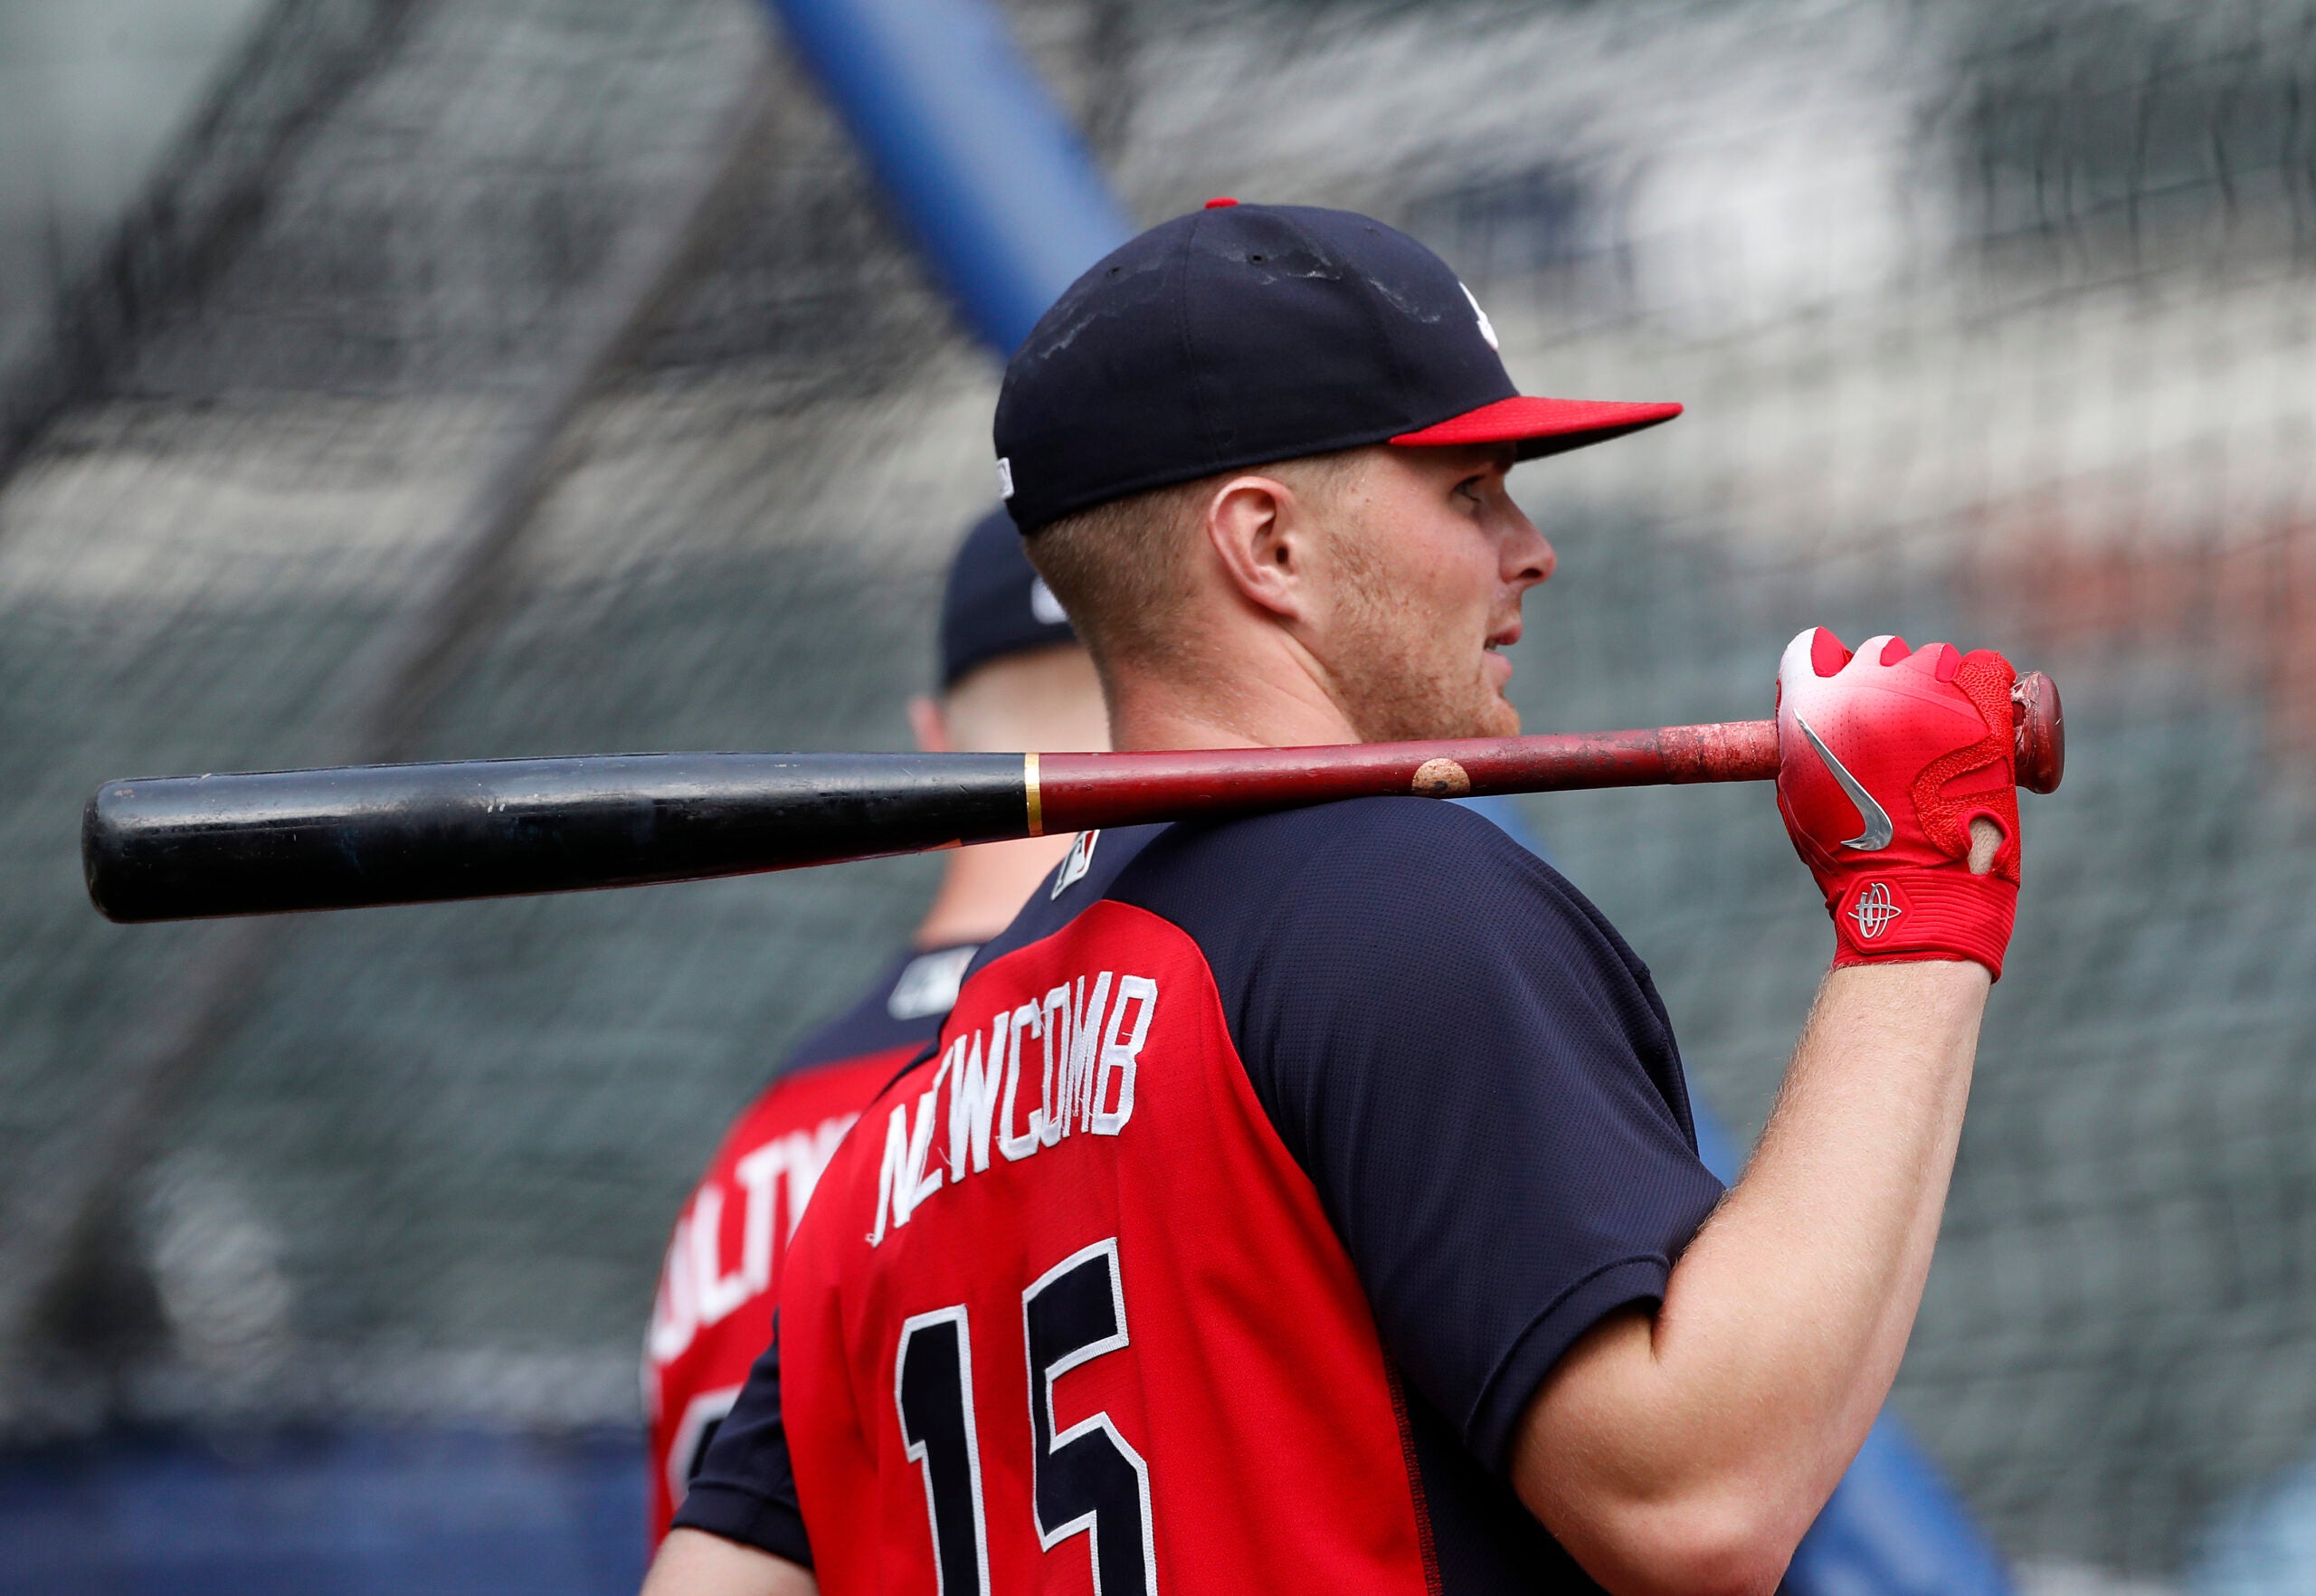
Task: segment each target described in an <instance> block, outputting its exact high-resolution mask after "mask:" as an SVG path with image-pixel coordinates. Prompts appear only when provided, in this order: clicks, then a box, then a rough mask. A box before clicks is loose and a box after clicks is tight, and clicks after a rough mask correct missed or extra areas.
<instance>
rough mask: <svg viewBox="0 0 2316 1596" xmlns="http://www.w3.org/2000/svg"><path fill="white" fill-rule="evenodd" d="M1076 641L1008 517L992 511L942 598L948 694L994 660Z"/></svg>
mask: <svg viewBox="0 0 2316 1596" xmlns="http://www.w3.org/2000/svg"><path fill="white" fill-rule="evenodd" d="M1076 641H1077V633H1076V632H1073V631H1071V630H1070V626H1069V617H1068V615H1066V614H1064V613H1062V609H1061V604H1060V603H1059V602H1058V601H1057V600H1056V599H1055V598H1054V596H1053V589H1051V588H1049V587H1048V586H1047V585H1046V584H1045V578H1043V577H1042V576H1039V575H1038V574H1037V573H1036V572H1035V571H1033V570H1031V569H1030V560H1029V556H1026V555H1024V554H1023V553H1022V552H1021V539H1020V535H1019V534H1018V533H1016V532H1015V531H1014V530H1013V523H1012V521H1011V519H1010V518H1008V517H1007V516H1006V514H1005V512H1004V511H1003V510H1001V509H998V510H992V511H991V512H990V513H989V514H988V515H986V516H983V517H982V518H981V519H980V520H978V521H976V522H974V523H973V530H972V531H970V532H968V533H966V534H965V540H964V542H963V543H962V544H960V545H959V546H958V547H957V557H956V558H955V559H954V560H953V561H951V562H950V564H949V584H948V586H947V587H946V588H945V589H944V590H943V592H942V594H941V689H942V690H943V691H944V692H946V691H947V690H948V689H951V688H953V687H954V686H956V685H957V682H958V681H959V679H962V678H963V676H964V675H965V674H966V673H967V672H968V671H971V670H977V669H979V668H980V667H981V666H983V665H986V664H988V663H989V662H990V661H991V660H1000V659H1002V658H1004V657H1005V656H1006V655H1008V654H1021V653H1027V652H1028V651H1030V650H1031V649H1044V648H1051V647H1052V646H1053V645H1054V644H1056V643H1067V642H1076Z"/></svg>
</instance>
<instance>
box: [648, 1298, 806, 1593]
mask: <svg viewBox="0 0 2316 1596" xmlns="http://www.w3.org/2000/svg"><path fill="white" fill-rule="evenodd" d="M674 1527H676V1528H678V1529H696V1530H706V1531H707V1533H708V1534H711V1535H721V1536H722V1537H723V1538H724V1539H726V1540H727V1541H737V1542H739V1543H740V1544H742V1545H744V1546H754V1547H755V1548H756V1549H757V1550H758V1551H761V1552H769V1553H773V1555H774V1556H776V1557H785V1558H786V1559H788V1561H789V1562H791V1563H800V1564H802V1566H803V1567H805V1568H810V1567H812V1542H811V1541H809V1540H807V1539H806V1538H805V1535H804V1511H803V1508H802V1506H799V1505H798V1502H797V1499H796V1470H795V1468H794V1467H793V1465H792V1464H791V1463H790V1461H789V1458H788V1431H787V1429H786V1427H785V1426H784V1425H783V1423H782V1421H781V1416H780V1320H779V1317H778V1316H776V1315H775V1316H774V1318H773V1322H772V1344H770V1345H769V1346H767V1347H765V1348H764V1355H763V1356H761V1357H759V1358H758V1359H756V1361H755V1366H754V1367H753V1368H751V1369H750V1370H749V1371H748V1382H747V1383H746V1384H745V1385H744V1386H742V1387H741V1388H740V1394H739V1397H738V1398H737V1400H736V1401H734V1402H733V1404H732V1411H730V1412H729V1413H726V1415H725V1416H724V1422H723V1423H722V1424H720V1425H718V1426H717V1430H716V1439H714V1440H712V1441H710V1442H708V1444H707V1457H705V1458H701V1459H700V1465H699V1472H698V1474H697V1475H695V1476H694V1477H693V1478H692V1482H691V1488H690V1489H689V1490H688V1491H687V1492H686V1493H685V1494H684V1499H683V1504H682V1506H679V1507H678V1508H677V1509H676V1516H675V1524H674Z"/></svg>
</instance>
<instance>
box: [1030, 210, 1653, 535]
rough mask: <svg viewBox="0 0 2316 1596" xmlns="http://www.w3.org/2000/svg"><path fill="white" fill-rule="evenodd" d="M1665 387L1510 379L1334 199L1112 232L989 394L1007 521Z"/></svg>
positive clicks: (1518, 440) (1624, 428)
mask: <svg viewBox="0 0 2316 1596" xmlns="http://www.w3.org/2000/svg"><path fill="white" fill-rule="evenodd" d="M1680 413H1681V407H1680V406H1679V405H1677V404H1618V403H1614V402H1610V401H1607V400H1597V399H1540V398H1534V397H1531V396H1529V395H1527V394H1522V393H1521V392H1520V391H1519V389H1518V388H1516V387H1514V385H1513V383H1512V377H1511V375H1510V374H1509V373H1507V372H1506V371H1505V370H1504V360H1503V358H1502V356H1499V355H1498V354H1497V353H1496V343H1495V328H1493V327H1491V326H1490V325H1489V324H1488V319H1487V317H1486V315H1485V312H1483V311H1482V310H1481V309H1480V308H1479V303H1478V301H1477V300H1476V299H1473V298H1472V295H1471V292H1470V290H1467V289H1466V288H1465V287H1464V285H1463V283H1462V282H1460V281H1459V280H1457V276H1456V274H1455V273H1454V272H1453V271H1449V270H1448V268H1447V262H1446V261H1442V260H1440V258H1439V257H1438V256H1437V255H1435V254H1433V253H1432V252H1430V251H1429V250H1428V249H1426V248H1424V247H1423V245H1421V244H1419V243H1418V242H1416V241H1415V240H1413V239H1411V238H1410V237H1409V236H1408V235H1407V234H1405V233H1400V232H1397V231H1395V230H1393V229H1391V228H1389V227H1386V226H1384V225H1383V223H1381V222H1377V221H1374V220H1372V219H1371V218H1369V217H1366V216H1362V215H1358V214H1353V213H1352V212H1349V211H1328V210H1321V209H1318V208H1316V207H1315V206H1310V205H1242V204H1239V203H1238V202H1236V201H1235V200H1210V201H1209V202H1208V204H1207V206H1206V208H1205V209H1204V210H1201V211H1193V212H1192V213H1191V214H1189V215H1187V216H1177V217H1175V218H1174V219H1173V220H1172V221H1171V222H1162V223H1159V224H1158V225H1157V226H1155V227H1153V228H1152V229H1150V231H1149V232H1147V233H1143V234H1142V235H1141V236H1140V237H1138V238H1135V239H1133V240H1131V241H1129V242H1126V243H1125V244H1123V245H1121V246H1119V247H1118V248H1117V249H1115V250H1114V251H1112V252H1110V253H1109V254H1108V255H1106V256H1105V257H1104V258H1103V259H1102V260H1101V261H1097V262H1096V263H1095V265H1094V267H1093V269H1092V270H1090V271H1087V273H1086V274H1085V275H1084V276H1083V277H1080V278H1079V279H1078V280H1077V281H1076V282H1074V283H1072V284H1071V285H1070V286H1069V289H1068V292H1066V293H1064V294H1063V295H1062V296H1061V298H1060V299H1058V300H1056V301H1055V303H1054V306H1053V308H1052V309H1049V310H1048V311H1047V312H1046V313H1045V315H1044V316H1043V317H1041V318H1039V321H1038V325H1037V326H1036V327H1035V328H1032V329H1031V331H1030V336H1029V338H1028V340H1027V341H1026V342H1024V343H1023V344H1022V346H1021V347H1020V349H1019V350H1017V351H1016V352H1015V353H1014V356H1013V358H1012V360H1011V362H1009V363H1008V364H1007V366H1006V367H1005V386H1004V388H1003V390H1002V391H1001V393H1000V394H999V396H998V401H997V426H996V442H997V475H998V487H999V490H1000V491H1001V492H1002V493H1003V494H1004V496H1005V506H1006V508H1007V509H1008V510H1009V511H1010V512H1011V515H1012V518H1013V521H1014V523H1015V525H1017V526H1018V527H1020V529H1021V530H1023V531H1025V532H1031V531H1035V530H1036V529H1037V528H1038V527H1042V526H1044V525H1046V524H1047V523H1048V522H1049V521H1053V520H1058V518H1061V517H1063V516H1066V515H1069V514H1072V513H1074V512H1075V511H1077V510H1081V509H1087V508H1091V507H1093V506H1095V505H1097V504H1103V503H1106V502H1107V501H1108V500H1110V499H1123V498H1125V497H1126V496H1127V495H1128V494H1133V493H1140V492H1143V491H1145V490H1146V489H1153V488H1163V487H1166V486H1168V485H1170V484H1172V483H1175V482H1187V481H1191V480H1194V479H1196V478H1199V477H1204V476H1211V475H1213V474H1214V473H1216V472H1218V471H1228V470H1239V469H1241V468H1244V467H1248V466H1257V465H1263V464H1267V463H1268V462H1270V461H1281V460H1295V459H1299V458H1301V457H1302V456H1305V455H1310V454H1325V453H1328V452H1330V451H1334V450H1338V449H1354V448H1358V447H1360V446H1362V445H1364V444H1371V443H1400V444H1408V445H1412V446H1423V445H1428V444H1448V443H1505V442H1508V443H1514V444H1516V445H1518V448H1519V455H1520V458H1521V459H1523V460H1533V459H1535V458H1536V457H1537V456H1539V455H1545V454H1557V453H1559V452H1560V451H1562V450H1567V449H1580V448H1582V447H1583V446H1584V445H1585V444H1587V443H1599V442H1605V441H1606V440H1608V439H1610V438H1618V437H1622V436H1623V435H1624V434H1625V433H1627V432H1637V431H1639V430H1640V429H1641V428H1643V427H1650V426H1655V425H1656V423H1659V422H1666V421H1670V420H1672V419H1673V417H1675V416H1676V415H1678V414H1680Z"/></svg>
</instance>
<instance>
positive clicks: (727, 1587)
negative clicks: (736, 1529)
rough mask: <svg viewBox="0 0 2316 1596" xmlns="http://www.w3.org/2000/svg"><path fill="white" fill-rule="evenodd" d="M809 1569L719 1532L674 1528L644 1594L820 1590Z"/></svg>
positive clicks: (725, 1595)
mask: <svg viewBox="0 0 2316 1596" xmlns="http://www.w3.org/2000/svg"><path fill="white" fill-rule="evenodd" d="M820 1588H821V1585H820V1582H819V1581H818V1580H816V1579H815V1578H813V1577H812V1572H811V1571H810V1570H809V1569H803V1568H799V1567H797V1566H796V1564H794V1563H791V1562H789V1561H788V1560H787V1559H786V1558H784V1557H774V1555H772V1553H769V1552H759V1551H757V1550H756V1549H755V1547H753V1546H743V1545H741V1544H739V1543H737V1542H736V1541H727V1540H725V1539H723V1538H722V1537H721V1536H718V1535H711V1534H706V1533H704V1532H702V1531H699V1530H694V1529H674V1530H669V1532H668V1538H667V1539H666V1540H664V1541H662V1542H660V1554H659V1555H658V1556H657V1557H655V1558H653V1559H652V1560H651V1572H650V1573H649V1574H647V1575H646V1576H645V1577H644V1581H643V1592H642V1596H819V1591H820Z"/></svg>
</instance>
